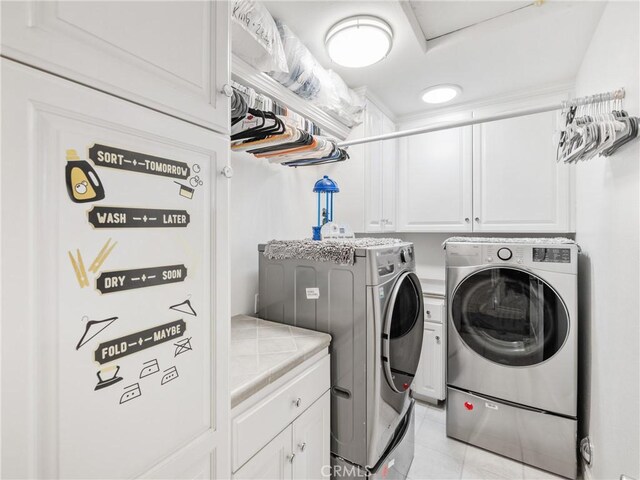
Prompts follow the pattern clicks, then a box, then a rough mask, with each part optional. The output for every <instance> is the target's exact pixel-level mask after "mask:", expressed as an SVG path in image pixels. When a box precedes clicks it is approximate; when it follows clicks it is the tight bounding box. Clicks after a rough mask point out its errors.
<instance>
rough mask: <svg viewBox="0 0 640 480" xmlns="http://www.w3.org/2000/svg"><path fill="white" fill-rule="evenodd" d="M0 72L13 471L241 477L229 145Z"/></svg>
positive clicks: (7, 464) (95, 97) (143, 113)
mask: <svg viewBox="0 0 640 480" xmlns="http://www.w3.org/2000/svg"><path fill="white" fill-rule="evenodd" d="M0 64H1V68H2V99H3V104H2V140H3V142H2V164H1V167H0V168H1V169H2V174H1V175H0V182H1V183H0V192H1V196H0V201H1V203H2V218H1V222H2V223H1V225H0V227H1V229H2V231H3V232H11V234H10V235H4V236H3V241H2V244H1V245H0V248H1V250H0V255H1V257H2V273H1V274H2V277H1V278H0V284H1V289H2V290H1V292H0V293H1V295H2V299H3V300H2V308H3V310H2V313H3V316H2V333H3V334H2V336H1V337H0V342H1V345H0V346H1V349H2V355H3V359H9V361H5V362H3V364H2V371H1V373H2V375H1V381H2V384H1V386H0V387H1V389H2V393H3V396H2V406H1V408H2V411H1V414H2V438H3V439H10V441H5V442H3V445H2V447H3V448H2V452H1V453H2V458H1V459H0V460H1V462H0V463H1V465H2V472H1V475H0V476H1V477H2V478H85V479H90V478H133V477H136V478H137V477H145V476H146V477H151V478H186V477H189V478H194V477H196V476H201V477H205V478H210V477H214V478H215V477H221V476H225V475H227V474H228V471H229V470H228V469H229V466H228V457H229V452H228V449H229V445H228V443H229V441H228V429H229V427H228V424H227V419H228V417H229V401H228V395H229V392H228V387H227V376H228V374H227V369H228V365H227V363H228V357H227V351H228V338H229V332H228V325H229V307H228V301H227V299H228V293H229V292H228V265H227V258H228V250H227V237H226V232H227V230H228V224H227V209H228V204H227V201H228V200H227V196H228V180H226V179H225V178H224V177H223V176H222V175H220V171H221V170H222V168H223V167H224V166H225V164H226V163H227V158H228V150H229V144H228V138H224V137H223V136H222V135H217V134H214V133H213V132H211V131H210V130H207V129H204V128H201V127H198V126H195V125H193V124H191V123H188V122H184V121H182V120H178V119H176V118H173V117H170V116H168V115H164V114H161V113H158V112H155V111H153V110H150V109H147V108H142V107H140V106H138V105H134V104H132V103H130V102H127V101H123V100H121V99H119V98H115V97H113V96H111V95H107V94H104V93H102V92H98V91H96V90H93V89H90V88H87V87H84V86H81V85H78V84H76V83H72V82H69V81H67V80H64V79H61V78H59V77H56V76H54V75H50V74H47V73H43V72H42V71H39V70H35V69H33V68H30V67H26V66H24V65H21V64H18V63H16V62H13V61H10V60H7V59H2V61H1V63H0ZM196 177H197V182H196V183H197V185H196V187H195V188H193V189H192V188H191V187H189V188H184V186H185V185H186V186H188V185H190V181H189V180H190V179H195V178H196ZM176 183H179V184H181V186H179V185H176ZM187 301H188V303H187ZM172 305H173V306H175V307H176V309H172V308H171V306H172ZM196 314H197V317H196ZM16 319H19V321H16ZM202 319H207V321H204V322H203V321H201V320H202ZM176 344H177V345H179V346H178V347H177V346H176ZM25 379H29V381H25ZM36 386H37V388H36Z"/></svg>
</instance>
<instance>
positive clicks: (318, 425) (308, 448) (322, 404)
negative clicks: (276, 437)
mask: <svg viewBox="0 0 640 480" xmlns="http://www.w3.org/2000/svg"><path fill="white" fill-rule="evenodd" d="M330 407H331V393H330V392H327V393H325V394H324V395H323V396H322V397H321V398H320V399H318V400H317V401H316V403H314V404H313V405H312V406H311V407H309V409H308V410H307V411H305V412H304V413H303V414H302V415H300V417H298V418H297V419H296V421H295V422H293V452H294V453H295V454H296V456H295V458H294V461H293V478H294V479H296V480H305V479H308V480H312V479H320V478H328V476H329V475H328V474H329V471H330V470H329V467H328V466H329V464H330V460H331V458H330V455H331V452H330V446H331V445H330V444H331V442H330V438H331V419H330V413H331V411H330ZM323 467H325V468H323Z"/></svg>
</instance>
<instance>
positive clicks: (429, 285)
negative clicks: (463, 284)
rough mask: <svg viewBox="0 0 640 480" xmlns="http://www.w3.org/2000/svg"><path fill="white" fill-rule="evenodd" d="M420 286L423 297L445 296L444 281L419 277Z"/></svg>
mask: <svg viewBox="0 0 640 480" xmlns="http://www.w3.org/2000/svg"><path fill="white" fill-rule="evenodd" d="M420 285H421V286H422V293H424V294H425V295H433V296H437V297H444V295H445V291H446V285H445V283H444V280H441V279H436V278H426V277H420Z"/></svg>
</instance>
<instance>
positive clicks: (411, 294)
mask: <svg viewBox="0 0 640 480" xmlns="http://www.w3.org/2000/svg"><path fill="white" fill-rule="evenodd" d="M423 318H424V304H423V301H422V288H421V287H420V280H418V277H417V275H416V274H415V273H413V272H406V273H403V274H402V275H400V276H399V277H398V280H397V281H396V284H395V285H394V287H393V290H392V292H391V296H390V298H389V304H388V307H387V313H386V317H385V324H384V328H383V334H382V353H383V363H384V371H385V375H386V377H387V381H388V382H389V385H390V386H391V388H392V389H393V390H395V391H396V392H404V391H406V390H407V389H408V388H409V387H410V386H411V382H413V377H414V376H415V373H416V370H417V368H418V362H419V361H420V351H421V349H422V335H423V323H424V320H423Z"/></svg>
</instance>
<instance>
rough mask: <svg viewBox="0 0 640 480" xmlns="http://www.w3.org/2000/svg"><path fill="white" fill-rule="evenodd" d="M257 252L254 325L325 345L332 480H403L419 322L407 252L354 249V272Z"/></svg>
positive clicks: (408, 248)
mask: <svg viewBox="0 0 640 480" xmlns="http://www.w3.org/2000/svg"><path fill="white" fill-rule="evenodd" d="M259 251H260V254H259V270H260V272H259V278H260V280H259V304H260V307H259V316H260V317H261V318H264V319H266V320H271V321H275V322H280V323H284V324H288V325H295V326H298V327H302V328H308V329H311V330H317V331H321V332H325V333H329V334H330V335H331V337H332V341H331V346H330V352H331V455H332V466H333V477H334V478H349V477H368V478H376V477H380V478H388V479H393V478H397V479H403V478H405V477H406V474H407V473H408V470H409V467H410V466H411V462H412V460H413V450H414V444H413V439H414V426H415V425H414V415H413V405H414V403H413V400H412V399H411V398H410V396H409V388H410V386H411V383H412V381H413V378H414V375H415V372H416V370H417V367H418V362H419V360H420V351H421V347H422V335H423V318H424V305H423V300H422V289H421V286H420V281H419V279H418V277H417V276H416V273H415V258H414V248H413V245H412V244H411V243H399V244H393V245H389V246H377V247H368V248H359V249H357V250H356V254H355V262H354V264H353V265H340V264H337V263H333V262H330V261H313V260H306V259H299V258H288V259H269V258H267V257H266V256H265V255H263V252H264V246H263V245H261V246H259Z"/></svg>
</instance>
